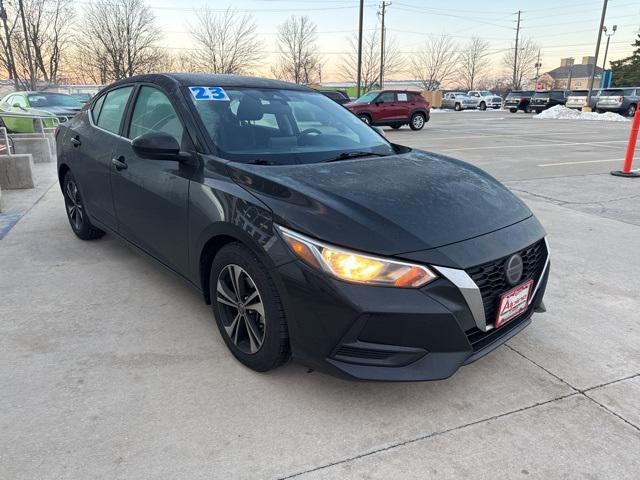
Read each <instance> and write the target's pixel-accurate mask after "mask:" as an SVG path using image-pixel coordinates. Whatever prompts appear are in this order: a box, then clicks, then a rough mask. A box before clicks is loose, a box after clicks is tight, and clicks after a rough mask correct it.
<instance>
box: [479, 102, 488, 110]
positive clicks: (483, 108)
mask: <svg viewBox="0 0 640 480" xmlns="http://www.w3.org/2000/svg"><path fill="white" fill-rule="evenodd" d="M478 108H479V109H480V110H486V109H487V104H486V103H484V102H480V106H479V107H478Z"/></svg>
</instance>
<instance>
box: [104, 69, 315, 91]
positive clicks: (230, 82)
mask: <svg viewBox="0 0 640 480" xmlns="http://www.w3.org/2000/svg"><path fill="white" fill-rule="evenodd" d="M135 82H148V83H155V84H158V85H160V86H165V87H174V88H175V87H176V86H183V87H187V86H193V85H206V86H217V87H227V88H231V87H244V88H278V89H283V90H301V91H314V90H312V89H310V88H308V87H306V86H304V85H297V84H295V83H290V82H283V81H281V80H271V79H267V78H259V77H248V76H243V75H226V74H213V73H151V74H145V75H135V76H133V77H129V78H125V79H122V80H119V81H117V82H115V83H114V84H112V85H124V84H129V83H135ZM112 85H110V86H112Z"/></svg>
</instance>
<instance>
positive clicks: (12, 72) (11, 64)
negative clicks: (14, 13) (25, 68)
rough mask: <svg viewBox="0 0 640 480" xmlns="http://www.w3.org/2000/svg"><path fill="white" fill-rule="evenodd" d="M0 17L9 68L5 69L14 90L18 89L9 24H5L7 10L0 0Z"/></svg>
mask: <svg viewBox="0 0 640 480" xmlns="http://www.w3.org/2000/svg"><path fill="white" fill-rule="evenodd" d="M0 19H2V24H3V25H4V36H5V38H6V42H7V57H8V58H7V60H9V65H8V67H9V68H8V69H7V70H9V77H10V78H11V79H12V80H13V86H14V87H15V89H16V90H19V87H20V85H19V83H18V71H17V70H16V61H15V59H14V57H13V46H12V45H11V36H10V33H9V26H8V25H7V11H6V10H5V9H4V3H3V1H2V0H0Z"/></svg>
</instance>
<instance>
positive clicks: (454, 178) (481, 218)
mask: <svg viewBox="0 0 640 480" xmlns="http://www.w3.org/2000/svg"><path fill="white" fill-rule="evenodd" d="M229 168H230V169H231V175H232V177H233V178H234V180H235V181H236V182H238V183H239V184H240V185H242V186H243V187H244V188H246V189H247V190H248V191H250V192H251V193H252V194H253V195H255V196H256V197H258V198H259V199H260V200H261V201H262V202H264V203H265V204H266V205H267V206H268V207H269V208H270V209H271V210H272V211H273V213H274V220H275V221H276V222H278V223H280V224H282V225H284V226H287V227H289V228H291V229H294V230H296V231H299V232H301V233H304V234H307V235H309V236H312V237H315V238H318V239H321V240H325V241H327V242H330V243H333V244H336V245H341V246H345V247H350V248H354V249H357V250H361V251H365V252H371V253H378V254H382V255H396V254H400V253H406V252H412V251H418V250H425V249H431V248H436V247H440V246H443V245H448V244H451V243H455V242H460V241H462V240H466V239H469V238H473V237H477V236H479V235H484V234H486V233H489V232H493V231H496V230H499V229H501V228H504V227H507V226H509V225H512V224H514V223H517V222H520V221H522V220H524V219H526V218H528V217H530V216H531V215H532V214H531V212H530V211H529V209H528V208H527V207H526V206H525V205H524V204H523V203H522V202H521V201H520V200H519V199H518V198H516V197H515V195H513V194H512V193H511V192H510V191H509V190H507V188H506V187H504V186H503V185H502V184H500V183H499V182H498V181H497V180H495V179H494V178H493V177H491V176H490V175H488V174H487V173H485V172H483V171H482V170H480V169H478V168H476V167H474V166H472V165H469V164H466V163H464V162H461V161H459V160H454V159H451V158H448V157H444V156H440V155H435V154H429V153H425V152H419V151H412V152H410V153H406V154H402V155H393V156H387V157H366V158H360V159H353V160H345V161H340V162H332V163H319V164H307V165H294V166H261V165H247V164H238V163H230V164H229Z"/></svg>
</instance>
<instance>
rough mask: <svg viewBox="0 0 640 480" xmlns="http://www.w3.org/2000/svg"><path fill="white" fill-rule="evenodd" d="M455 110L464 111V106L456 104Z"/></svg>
mask: <svg viewBox="0 0 640 480" xmlns="http://www.w3.org/2000/svg"><path fill="white" fill-rule="evenodd" d="M453 109H454V110H455V111H456V112H459V111H460V110H462V106H461V105H460V104H459V103H456V104H455V105H454V107H453Z"/></svg>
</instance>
